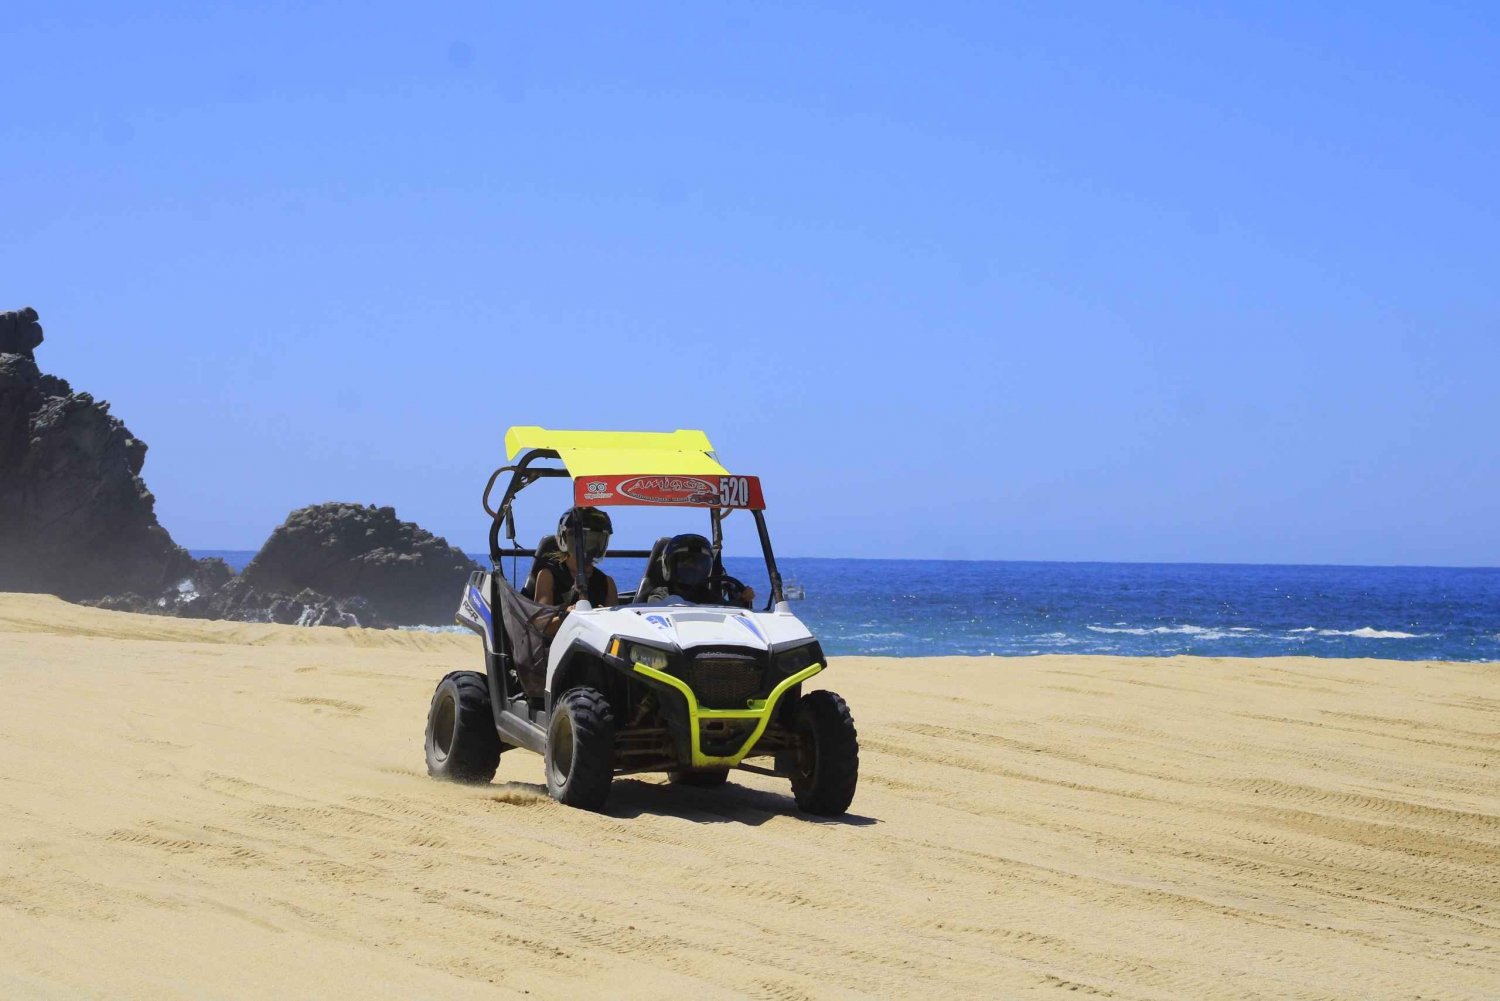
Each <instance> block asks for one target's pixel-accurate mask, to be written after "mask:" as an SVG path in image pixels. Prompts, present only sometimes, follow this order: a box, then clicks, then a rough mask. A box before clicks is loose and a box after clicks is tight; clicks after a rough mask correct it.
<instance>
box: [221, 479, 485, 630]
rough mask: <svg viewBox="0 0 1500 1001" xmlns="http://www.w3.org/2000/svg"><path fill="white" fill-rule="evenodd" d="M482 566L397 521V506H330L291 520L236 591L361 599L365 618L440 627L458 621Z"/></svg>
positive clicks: (306, 509) (269, 542)
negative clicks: (466, 587)
mask: <svg viewBox="0 0 1500 1001" xmlns="http://www.w3.org/2000/svg"><path fill="white" fill-rule="evenodd" d="M477 569H479V567H478V566H477V565H476V564H475V563H474V562H473V561H472V560H470V559H469V558H468V557H467V556H465V555H464V554H463V551H462V550H460V549H458V548H456V547H454V546H450V545H449V544H448V542H447V540H446V539H442V538H439V537H438V536H435V535H433V534H432V533H431V532H428V531H426V530H425V529H423V528H421V527H420V526H418V525H416V524H413V523H412V522H409V521H401V520H399V519H398V518H397V517H396V511H395V509H394V508H390V507H376V506H375V505H373V504H371V505H369V506H362V505H359V504H342V503H329V504H317V505H314V506H312V507H304V508H299V509H298V510H296V511H293V512H292V513H291V514H290V515H288V516H287V519H286V521H285V522H284V523H283V524H282V525H281V526H280V527H279V528H277V529H276V531H274V532H272V533H271V537H270V538H269V539H267V540H266V544H265V545H264V546H262V547H261V550H260V552H259V553H258V554H257V555H256V557H255V559H254V560H252V561H251V563H250V565H249V566H247V567H246V568H245V572H244V573H242V574H241V575H240V577H239V578H238V580H237V581H235V586H236V587H241V588H253V589H254V590H255V591H256V592H257V593H259V594H296V593H298V592H300V591H303V590H310V591H312V592H314V593H316V594H319V595H326V596H328V597H330V598H333V599H336V600H338V601H342V602H347V601H349V600H351V599H355V598H361V599H364V601H365V602H366V607H365V613H366V614H367V615H368V614H373V615H375V616H377V617H378V618H379V619H380V620H381V621H382V622H387V623H390V624H393V625H438V624H450V623H452V621H453V612H454V609H455V608H457V607H458V599H459V597H460V595H461V594H462V590H463V584H464V582H465V581H466V580H467V579H468V576H469V573H470V572H471V571H474V570H477ZM330 614H333V613H330ZM353 614H355V615H358V614H359V613H358V612H357V611H355V612H354V613H353ZM361 621H364V620H363V618H361Z"/></svg>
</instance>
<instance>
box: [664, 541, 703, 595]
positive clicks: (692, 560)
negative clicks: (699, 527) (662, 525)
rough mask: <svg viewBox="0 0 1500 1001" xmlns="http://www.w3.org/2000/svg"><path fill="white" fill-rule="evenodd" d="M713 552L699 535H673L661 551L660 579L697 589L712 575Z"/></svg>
mask: <svg viewBox="0 0 1500 1001" xmlns="http://www.w3.org/2000/svg"><path fill="white" fill-rule="evenodd" d="M713 570H714V551H713V547H712V546H710V545H709V544H708V540H707V539H705V538H704V537H703V536H701V535H674V536H673V537H672V540H671V541H670V542H668V543H667V544H666V546H665V547H663V549H662V551H661V579H662V580H664V581H666V582H667V583H668V584H678V585H680V586H682V587H699V586H701V585H702V584H703V582H704V581H706V580H708V578H709V577H710V576H711V575H712V574H713Z"/></svg>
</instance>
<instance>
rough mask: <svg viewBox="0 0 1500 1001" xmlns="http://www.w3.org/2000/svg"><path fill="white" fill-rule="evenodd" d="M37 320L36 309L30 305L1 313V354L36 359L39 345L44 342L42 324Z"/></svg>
mask: <svg viewBox="0 0 1500 1001" xmlns="http://www.w3.org/2000/svg"><path fill="white" fill-rule="evenodd" d="M36 321H37V315H36V310H34V309H32V308H31V307H30V306H27V307H25V308H24V309H17V310H12V311H11V312H9V313H0V354H9V355H20V356H21V357H23V358H29V359H31V360H33V361H35V360H36V354H35V352H36V349H37V346H38V345H40V344H41V343H42V325H41V324H40V323H38V322H36Z"/></svg>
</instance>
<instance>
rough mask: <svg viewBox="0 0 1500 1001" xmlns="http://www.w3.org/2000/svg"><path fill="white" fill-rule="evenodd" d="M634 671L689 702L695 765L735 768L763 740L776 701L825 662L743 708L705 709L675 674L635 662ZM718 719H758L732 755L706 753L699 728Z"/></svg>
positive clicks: (782, 682) (783, 680) (821, 667)
mask: <svg viewBox="0 0 1500 1001" xmlns="http://www.w3.org/2000/svg"><path fill="white" fill-rule="evenodd" d="M632 666H633V667H634V668H635V672H636V673H637V674H639V675H642V676H643V677H647V678H650V679H651V680H652V681H659V682H661V683H662V684H664V685H667V686H669V687H671V688H675V689H677V690H678V691H679V692H681V693H682V697H683V699H684V700H686V702H687V710H688V730H689V732H690V734H691V736H692V742H693V743H692V747H693V767H694V768H733V767H734V766H735V765H737V764H739V763H740V762H741V761H742V760H744V758H745V755H747V754H749V753H750V750H751V748H753V747H755V742H756V741H757V740H760V735H761V734H763V733H765V732H766V724H768V723H770V722H771V713H773V712H775V711H776V704H777V703H778V702H780V701H781V697H782V696H783V695H785V694H786V693H787V691H788V689H790V688H791V687H792V686H793V685H800V684H801V683H802V682H804V681H806V680H807V679H808V678H811V677H812V676H813V675H815V674H817V673H818V672H819V671H821V670H823V665H822V664H813V665H811V666H809V667H804V668H803V669H802V670H800V671H798V672H797V673H796V674H793V675H790V676H789V677H786V678H783V679H782V681H781V682H780V683H779V684H778V685H777V686H776V687H775V688H773V689H771V694H769V695H767V696H766V697H765V698H764V699H751V700H750V701H749V702H748V703H747V704H746V706H745V708H744V709H704V708H703V707H702V706H700V705H698V696H696V695H694V694H693V690H692V689H691V688H690V687H688V683H687V682H685V681H683V680H682V679H681V678H678V677H674V676H673V675H670V674H668V673H667V672H665V671H658V670H657V669H656V668H654V667H647V666H646V665H645V664H639V663H638V664H634V665H632ZM716 719H739V720H755V729H754V730H752V731H750V736H748V737H746V738H745V743H744V744H742V745H741V746H740V749H739V750H738V751H736V752H734V753H733V754H725V755H718V754H704V753H703V751H702V748H701V743H702V741H701V739H700V730H701V725H702V724H703V723H704V722H705V721H707V720H716Z"/></svg>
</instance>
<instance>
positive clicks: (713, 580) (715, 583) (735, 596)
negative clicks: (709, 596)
mask: <svg viewBox="0 0 1500 1001" xmlns="http://www.w3.org/2000/svg"><path fill="white" fill-rule="evenodd" d="M704 583H705V584H707V585H708V586H709V587H710V588H712V589H713V591H714V593H715V594H717V595H719V597H721V598H723V599H725V601H724V603H725V604H726V605H736V606H739V604H740V594H741V593H742V592H743V591H744V590H745V589H746V587H747V586H748V585H746V584H745V582H744V581H742V580H740V579H739V578H738V577H731V576H729V574H727V573H716V574H713V575H712V576H710V577H709V578H708V580H706V581H704Z"/></svg>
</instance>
